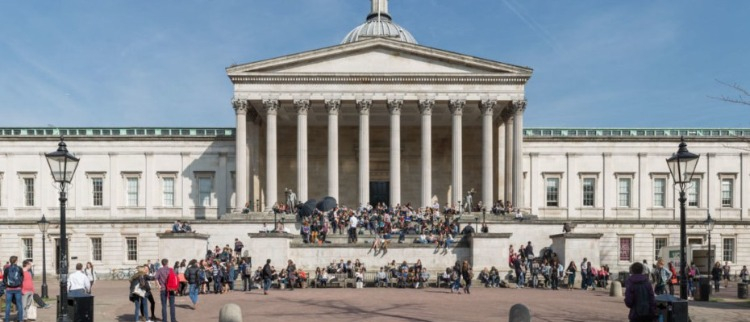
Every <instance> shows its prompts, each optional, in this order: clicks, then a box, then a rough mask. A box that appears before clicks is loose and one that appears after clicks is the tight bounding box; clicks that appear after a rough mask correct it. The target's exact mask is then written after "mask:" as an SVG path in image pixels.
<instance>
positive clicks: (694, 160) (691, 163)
mask: <svg viewBox="0 0 750 322" xmlns="http://www.w3.org/2000/svg"><path fill="white" fill-rule="evenodd" d="M699 158H700V155H697V154H693V153H690V152H688V150H687V144H685V138H683V137H681V138H680V145H679V149H678V150H677V153H674V154H672V156H671V157H670V158H669V159H667V165H668V166H669V172H670V173H671V174H672V178H673V179H674V184H675V185H677V186H678V187H679V188H680V198H679V201H680V298H681V299H683V300H687V295H688V294H687V293H688V291H687V271H686V269H685V268H686V266H687V258H686V255H685V244H687V232H686V231H685V230H686V227H685V201H687V199H686V198H685V187H686V186H687V185H688V184H690V180H692V178H693V173H695V166H696V165H698V159H699Z"/></svg>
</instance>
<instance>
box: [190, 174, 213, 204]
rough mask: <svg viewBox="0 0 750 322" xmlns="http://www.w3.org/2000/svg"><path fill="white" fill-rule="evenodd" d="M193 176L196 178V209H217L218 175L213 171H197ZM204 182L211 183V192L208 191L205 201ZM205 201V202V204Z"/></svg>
mask: <svg viewBox="0 0 750 322" xmlns="http://www.w3.org/2000/svg"><path fill="white" fill-rule="evenodd" d="M193 176H194V178H195V192H196V194H197V195H196V196H195V207H199V208H210V207H216V205H215V200H214V199H215V195H216V182H215V178H216V175H215V173H214V172H213V171H195V172H194V173H193ZM203 180H208V182H209V183H210V185H211V186H210V188H211V189H210V190H209V191H208V195H205V199H204V191H202V186H201V182H202V181H203ZM204 201H205V202H204Z"/></svg>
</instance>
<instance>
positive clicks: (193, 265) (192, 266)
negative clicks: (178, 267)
mask: <svg viewBox="0 0 750 322" xmlns="http://www.w3.org/2000/svg"><path fill="white" fill-rule="evenodd" d="M197 262H198V261H196V260H195V259H193V260H191V261H190V263H189V265H188V268H187V269H185V279H187V282H188V296H189V297H190V301H191V302H192V303H193V310H195V308H196V307H197V306H198V290H199V285H200V274H199V273H200V269H199V268H198V264H197Z"/></svg>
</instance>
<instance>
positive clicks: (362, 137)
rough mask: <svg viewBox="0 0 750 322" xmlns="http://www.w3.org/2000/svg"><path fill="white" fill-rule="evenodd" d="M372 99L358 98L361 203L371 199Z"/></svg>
mask: <svg viewBox="0 0 750 322" xmlns="http://www.w3.org/2000/svg"><path fill="white" fill-rule="evenodd" d="M371 107H372V100H357V111H359V203H360V204H363V205H365V204H367V202H368V201H369V200H370V108H371Z"/></svg>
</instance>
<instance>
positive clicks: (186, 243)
mask: <svg viewBox="0 0 750 322" xmlns="http://www.w3.org/2000/svg"><path fill="white" fill-rule="evenodd" d="M156 236H157V237H159V260H161V259H164V258H166V259H169V263H170V266H171V265H172V263H173V262H174V261H176V260H178V259H179V260H182V259H183V258H184V259H187V260H188V261H189V260H191V259H201V258H204V257H205V256H206V249H208V238H209V237H211V236H210V235H207V234H198V233H159V234H156Z"/></svg>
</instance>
